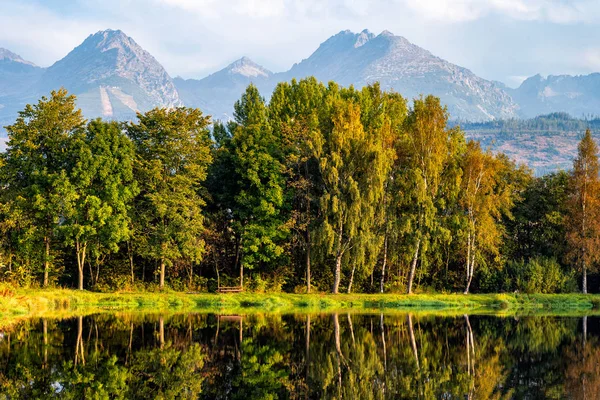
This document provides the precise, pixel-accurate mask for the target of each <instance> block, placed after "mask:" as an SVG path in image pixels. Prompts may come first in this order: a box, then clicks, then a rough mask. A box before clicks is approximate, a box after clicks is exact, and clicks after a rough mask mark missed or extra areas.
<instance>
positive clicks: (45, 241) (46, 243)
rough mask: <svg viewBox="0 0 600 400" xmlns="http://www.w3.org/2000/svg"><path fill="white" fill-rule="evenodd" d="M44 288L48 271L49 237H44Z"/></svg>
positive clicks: (46, 283)
mask: <svg viewBox="0 0 600 400" xmlns="http://www.w3.org/2000/svg"><path fill="white" fill-rule="evenodd" d="M44 246H45V252H44V283H43V286H44V287H48V271H49V270H50V237H49V236H48V235H46V236H44Z"/></svg>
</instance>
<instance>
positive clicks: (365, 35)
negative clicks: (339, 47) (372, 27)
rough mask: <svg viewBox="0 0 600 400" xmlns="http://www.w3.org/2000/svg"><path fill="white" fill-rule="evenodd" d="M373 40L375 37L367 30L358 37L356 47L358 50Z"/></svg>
mask: <svg viewBox="0 0 600 400" xmlns="http://www.w3.org/2000/svg"><path fill="white" fill-rule="evenodd" d="M373 38H375V35H374V34H372V33H371V32H369V30H368V29H365V30H363V31H362V32H361V33H359V34H358V35H356V41H355V42H354V47H355V48H358V47H360V46H363V45H364V44H365V43H367V42H368V41H369V40H371V39H373Z"/></svg>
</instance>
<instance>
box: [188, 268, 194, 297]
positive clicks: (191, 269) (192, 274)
mask: <svg viewBox="0 0 600 400" xmlns="http://www.w3.org/2000/svg"><path fill="white" fill-rule="evenodd" d="M193 284H194V263H193V262H190V283H189V287H190V290H192V285H193Z"/></svg>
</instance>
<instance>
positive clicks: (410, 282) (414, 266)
mask: <svg viewBox="0 0 600 400" xmlns="http://www.w3.org/2000/svg"><path fill="white" fill-rule="evenodd" d="M420 247H421V238H419V239H417V246H416V248H415V255H414V256H413V260H412V263H411V264H410V275H409V276H408V285H407V288H406V293H407V294H411V293H412V285H413V281H414V279H415V272H416V270H417V261H418V260H419V248H420Z"/></svg>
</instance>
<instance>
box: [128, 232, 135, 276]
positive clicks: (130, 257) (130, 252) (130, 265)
mask: <svg viewBox="0 0 600 400" xmlns="http://www.w3.org/2000/svg"><path fill="white" fill-rule="evenodd" d="M127 255H128V257H129V268H130V269H131V284H132V285H133V284H134V283H135V273H134V269H133V249H132V246H131V241H130V240H128V241H127Z"/></svg>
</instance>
